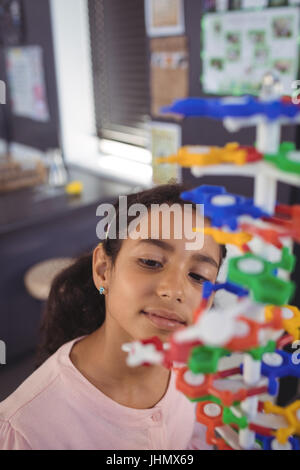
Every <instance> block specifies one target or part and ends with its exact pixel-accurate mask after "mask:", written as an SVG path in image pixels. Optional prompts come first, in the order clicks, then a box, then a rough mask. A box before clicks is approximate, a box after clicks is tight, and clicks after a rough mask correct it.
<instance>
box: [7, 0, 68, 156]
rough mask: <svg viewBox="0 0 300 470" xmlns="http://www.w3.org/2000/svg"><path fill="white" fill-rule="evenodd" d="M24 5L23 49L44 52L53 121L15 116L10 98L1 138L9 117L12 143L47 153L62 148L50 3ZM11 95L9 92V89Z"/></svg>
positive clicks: (32, 1) (40, 1) (41, 0)
mask: <svg viewBox="0 0 300 470" xmlns="http://www.w3.org/2000/svg"><path fill="white" fill-rule="evenodd" d="M62 1H63V0H62ZM23 5H24V28H25V35H24V43H23V44H22V45H39V46H41V47H42V49H43V54H44V68H45V81H46V89H47V95H48V106H49V112H50V121H49V122H47V123H41V122H37V121H34V120H32V119H28V118H23V117H18V116H14V115H12V113H11V107H10V104H9V94H8V96H7V104H6V105H2V106H0V138H5V134H6V131H5V127H6V126H5V122H4V119H5V116H4V113H7V115H8V117H9V121H10V123H11V125H10V129H9V134H10V139H11V141H14V142H18V143H21V144H24V145H28V146H31V147H35V148H37V149H40V150H42V151H44V150H47V149H48V148H55V147H58V146H59V118H58V100H57V89H56V77H55V65H54V53H53V40H52V31H51V18H50V8H49V0H23ZM0 80H4V81H5V82H6V80H7V79H6V74H5V62H4V48H3V47H2V46H0ZM7 91H8V92H9V90H8V87H7Z"/></svg>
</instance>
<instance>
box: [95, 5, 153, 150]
mask: <svg viewBox="0 0 300 470" xmlns="http://www.w3.org/2000/svg"><path fill="white" fill-rule="evenodd" d="M89 22H90V39H91V51H92V68H93V84H94V97H95V112H96V124H97V132H98V136H99V137H100V138H106V139H113V140H117V141H121V142H126V143H129V144H134V145H139V146H143V147H145V146H146V144H147V134H146V130H145V123H146V121H147V120H148V118H149V108H150V105H149V103H150V99H149V72H148V71H149V68H148V57H147V55H148V53H147V41H146V30H145V20H144V1H143V0H89Z"/></svg>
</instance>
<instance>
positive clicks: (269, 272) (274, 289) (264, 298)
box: [228, 247, 295, 305]
mask: <svg viewBox="0 0 300 470" xmlns="http://www.w3.org/2000/svg"><path fill="white" fill-rule="evenodd" d="M246 260H252V261H253V263H254V264H255V263H256V264H259V263H260V264H261V266H262V269H261V271H260V272H257V269H256V270H254V271H253V272H248V271H246V270H241V267H240V264H241V263H242V262H243V261H246ZM294 264H295V257H294V256H293V255H291V254H290V253H289V251H288V248H287V247H284V248H283V249H282V256H281V260H280V261H279V262H277V263H271V262H270V261H267V260H265V259H264V258H262V257H260V256H257V255H254V254H252V253H246V254H245V255H243V256H238V257H236V258H231V259H230V260H229V265H228V280H229V281H231V282H234V283H236V284H238V285H241V286H242V287H247V288H248V289H249V290H250V291H251V294H252V296H253V298H254V300H255V301H256V302H261V303H265V304H272V305H284V304H288V303H289V300H290V298H291V297H292V295H293V293H294V290H295V284H294V283H293V282H292V281H285V280H283V279H280V278H278V277H276V276H275V275H274V270H275V269H276V268H282V269H285V270H287V271H290V270H291V269H293V267H294Z"/></svg>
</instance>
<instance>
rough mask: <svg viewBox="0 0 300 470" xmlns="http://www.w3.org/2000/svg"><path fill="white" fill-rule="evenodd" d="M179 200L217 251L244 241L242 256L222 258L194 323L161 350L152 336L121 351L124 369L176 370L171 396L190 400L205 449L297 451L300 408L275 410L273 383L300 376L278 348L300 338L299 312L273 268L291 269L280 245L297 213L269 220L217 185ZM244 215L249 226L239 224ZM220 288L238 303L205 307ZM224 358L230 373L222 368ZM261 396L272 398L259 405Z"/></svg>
mask: <svg viewBox="0 0 300 470" xmlns="http://www.w3.org/2000/svg"><path fill="white" fill-rule="evenodd" d="M182 198H183V200H186V201H190V200H192V201H194V202H196V203H198V204H201V203H202V204H204V207H205V213H206V214H207V213H208V214H209V216H210V217H211V220H212V227H208V229H209V230H208V231H207V232H206V233H207V234H208V235H211V236H213V237H214V238H215V239H216V240H217V242H218V243H226V242H228V241H229V242H230V243H233V244H236V239H234V238H233V235H239V236H242V237H244V238H242V240H240V243H239V244H236V246H239V248H240V250H241V256H238V257H233V258H231V259H230V260H229V269H228V274H227V279H226V281H225V282H223V283H217V284H213V283H211V282H205V283H204V284H203V295H202V300H201V303H200V304H199V306H198V308H197V309H196V310H195V312H194V316H193V324H192V325H190V326H188V327H182V328H180V329H179V330H177V331H176V332H174V333H173V334H172V335H171V336H170V339H169V341H168V343H165V344H163V343H162V342H161V341H160V340H159V339H158V338H155V337H154V338H150V339H146V340H143V341H135V342H134V343H132V344H127V345H124V350H127V352H129V355H128V362H127V363H128V365H131V366H138V365H140V366H141V365H143V366H148V367H149V366H150V365H151V364H162V365H164V366H165V367H167V368H172V369H174V370H175V371H176V374H177V380H176V386H177V388H178V390H180V391H181V392H182V393H184V394H185V395H186V397H187V399H189V400H190V401H193V402H197V407H196V419H197V420H198V421H199V422H200V423H202V424H203V425H205V426H206V428H207V433H206V441H207V443H208V444H211V445H213V446H215V447H216V448H218V449H222V450H225V449H226V450H231V449H235V450H242V449H245V450H246V449H247V450H249V449H253V450H258V449H263V450H299V448H300V444H299V438H300V401H299V400H298V401H295V402H294V403H292V404H290V405H288V406H287V407H279V406H277V405H276V404H275V403H273V402H276V396H277V395H278V388H279V387H278V385H279V379H280V378H282V377H286V376H294V377H298V378H300V361H299V360H296V361H295V357H294V356H293V355H292V354H290V353H288V352H286V351H283V350H282V348H283V347H284V346H286V345H287V344H290V343H292V342H293V341H298V340H299V339H300V311H299V309H298V308H297V307H295V306H292V305H289V304H288V302H289V299H290V297H291V295H292V293H293V290H294V284H293V283H292V282H291V281H288V280H286V279H282V278H281V277H280V275H279V273H280V271H279V268H280V269H281V270H286V271H288V272H289V271H292V269H293V267H294V262H295V260H294V257H293V255H292V254H291V253H290V250H289V249H288V248H287V247H286V246H283V243H282V237H283V236H284V237H286V236H287V234H288V235H289V236H290V237H292V236H293V235H294V236H295V238H296V239H297V238H298V236H299V234H298V231H297V230H296V229H295V227H294V225H293V224H295V223H296V222H295V220H297V221H298V218H299V210H298V207H288V206H280V207H279V208H277V210H276V213H275V215H273V214H272V215H271V216H268V217H267V216H266V215H265V214H264V213H263V211H260V210H259V209H257V208H256V207H255V205H254V204H253V201H252V200H247V199H245V198H240V197H239V196H235V195H232V194H229V193H227V192H226V190H225V188H223V187H216V186H200V187H198V188H196V189H195V190H192V191H189V192H186V193H183V194H182ZM215 198H217V199H215ZM245 213H246V214H247V216H248V220H247V222H244V219H243V220H242V222H240V217H241V216H242V217H244V215H245ZM262 217H263V218H264V223H263V227H262V226H261V224H260V223H261V219H262ZM251 219H252V220H251ZM215 227H218V228H215ZM228 227H230V229H231V231H228ZM242 230H244V231H242ZM235 231H236V232H235ZM227 235H228V236H229V238H228V237H227ZM252 237H257V239H259V240H260V242H261V252H260V253H257V252H255V253H254V252H253V251H252V249H251V246H250V245H251V244H249V245H248V242H249V240H250V242H251V241H252ZM250 242H249V243H250ZM270 246H273V247H276V249H277V257H276V259H275V258H274V259H273V260H272V256H271V260H270V255H269V256H268V257H266V252H267V251H268V247H270ZM278 253H279V255H280V256H278ZM267 258H268V259H267ZM220 290H226V291H228V292H231V293H232V294H234V295H236V298H237V302H236V303H235V304H234V305H232V306H230V307H226V308H222V309H219V308H211V309H210V310H209V311H208V310H207V306H208V302H209V299H210V298H211V296H212V295H213V294H214V293H215V292H218V291H220ZM241 355H242V356H241ZM299 355H300V354H299ZM241 357H242V358H241ZM237 359H238V360H237ZM231 360H232V363H235V366H234V367H232V366H229V367H228V365H227V364H229V361H231ZM266 395H267V396H268V397H269V398H270V399H269V400H266V401H265V402H264V401H262V398H263V397H265V396H266Z"/></svg>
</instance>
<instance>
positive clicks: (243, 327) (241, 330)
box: [235, 321, 250, 338]
mask: <svg viewBox="0 0 300 470" xmlns="http://www.w3.org/2000/svg"><path fill="white" fill-rule="evenodd" d="M249 331H250V328H249V326H248V325H247V323H245V322H243V321H237V322H236V324H235V336H238V337H239V338H243V337H244V336H247V334H248V333H249Z"/></svg>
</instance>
